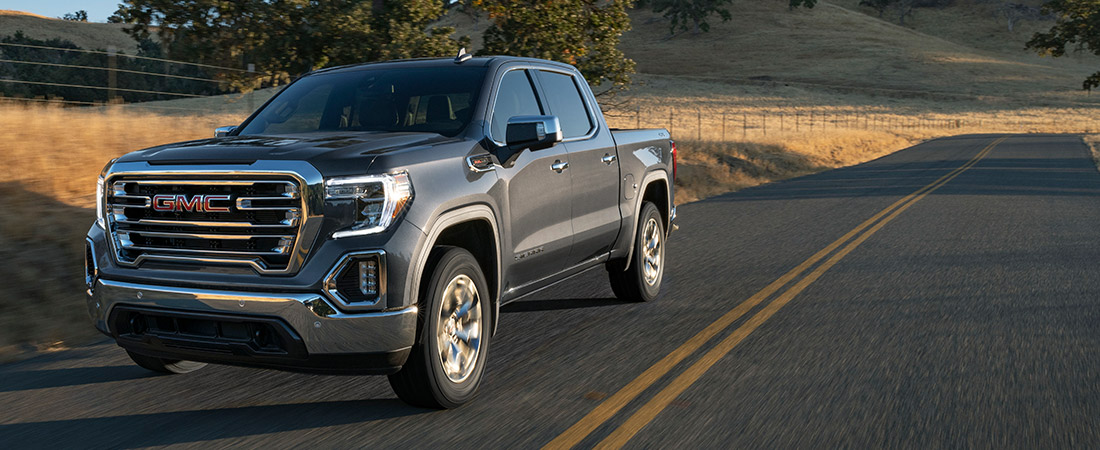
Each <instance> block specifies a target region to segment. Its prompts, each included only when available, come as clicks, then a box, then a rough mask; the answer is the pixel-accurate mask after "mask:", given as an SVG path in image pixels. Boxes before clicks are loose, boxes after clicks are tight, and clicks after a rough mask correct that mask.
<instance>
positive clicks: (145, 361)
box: [126, 350, 206, 374]
mask: <svg viewBox="0 0 1100 450" xmlns="http://www.w3.org/2000/svg"><path fill="white" fill-rule="evenodd" d="M126 354H127V355H130V359H131V360H133V361H134V364H137V365H139V366H141V367H143V368H146V369H149V370H152V371H153V372H160V373H170V374H180V373H191V372H194V371H196V370H199V369H201V368H203V367H206V363H201V362H194V361H181V360H178V359H164V358H156V357H152V356H145V355H139V354H137V353H134V352H131V351H129V350H127V351H126Z"/></svg>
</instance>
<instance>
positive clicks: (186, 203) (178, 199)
mask: <svg viewBox="0 0 1100 450" xmlns="http://www.w3.org/2000/svg"><path fill="white" fill-rule="evenodd" d="M215 201H224V202H229V201H230V197H229V196H228V195H196V196H194V197H191V198H190V199H188V198H187V196H186V195H182V194H179V195H177V194H172V195H168V194H162V195H156V196H153V209H154V210H156V211H194V212H229V205H223V206H216V205H213V204H211V202H215Z"/></svg>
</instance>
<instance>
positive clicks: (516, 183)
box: [490, 69, 573, 291]
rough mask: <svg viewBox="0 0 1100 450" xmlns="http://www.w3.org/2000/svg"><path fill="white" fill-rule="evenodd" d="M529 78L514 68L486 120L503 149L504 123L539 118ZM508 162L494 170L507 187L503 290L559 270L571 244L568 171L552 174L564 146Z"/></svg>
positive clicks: (563, 157) (540, 108)
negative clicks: (519, 118) (518, 118)
mask: <svg viewBox="0 0 1100 450" xmlns="http://www.w3.org/2000/svg"><path fill="white" fill-rule="evenodd" d="M530 76H531V74H529V73H528V71H527V70H523V69H516V70H511V71H508V72H507V73H505V75H504V77H503V78H501V81H500V83H499V85H498V86H497V91H496V95H495V99H494V100H493V114H492V118H491V119H490V137H491V139H493V141H495V142H496V144H497V145H500V146H503V145H504V136H505V129H506V127H507V123H508V119H509V118H511V117H515V116H530V115H542V114H544V112H545V109H546V108H545V107H544V106H543V105H542V103H541V102H540V101H539V98H538V95H537V94H536V91H535V88H534V85H533V83H532V82H531V78H530ZM513 158H514V162H506V161H502V163H504V166H503V167H498V168H497V172H498V174H499V179H500V180H502V181H503V182H504V183H505V184H506V185H507V200H506V204H505V205H504V208H505V210H506V215H507V218H508V219H507V220H506V221H505V227H506V229H509V228H510V229H509V230H508V237H509V241H510V243H511V245H508V246H507V249H511V252H510V253H509V251H508V250H507V249H506V250H505V252H504V255H503V256H504V258H506V259H508V260H509V261H508V263H507V264H508V265H507V266H506V267H508V269H507V273H506V274H505V277H504V282H505V285H504V286H502V287H503V290H504V291H508V290H510V289H512V288H515V287H519V286H523V285H525V284H528V283H531V282H534V281H537V280H539V279H542V278H545V277H547V276H550V275H554V274H556V273H558V272H560V271H562V270H564V269H565V264H566V261H567V260H568V258H569V252H570V249H571V247H572V245H573V227H572V210H571V208H572V187H571V181H570V174H569V170H560V171H558V170H554V169H553V168H552V167H551V166H553V165H554V164H557V163H562V162H565V163H568V159H569V154H568V153H567V152H566V149H565V146H564V145H560V144H559V145H555V146H553V147H550V148H546V149H542V150H538V151H532V150H530V149H526V150H523V151H522V152H520V153H519V154H518V155H517V156H514V157H513Z"/></svg>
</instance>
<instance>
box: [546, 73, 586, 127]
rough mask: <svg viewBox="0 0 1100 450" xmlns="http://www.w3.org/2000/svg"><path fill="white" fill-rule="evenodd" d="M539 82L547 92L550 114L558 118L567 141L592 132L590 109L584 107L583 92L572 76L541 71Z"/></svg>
mask: <svg viewBox="0 0 1100 450" xmlns="http://www.w3.org/2000/svg"><path fill="white" fill-rule="evenodd" d="M539 82H541V83H542V88H543V90H544V91H545V92H546V102H547V103H549V104H550V113H551V114H554V115H555V116H558V120H560V121H561V131H562V135H563V136H564V137H565V138H566V139H569V138H575V137H580V136H584V135H586V134H588V132H589V131H592V119H591V118H590V117H588V108H586V107H585V106H584V99H582V98H581V91H580V90H579V89H577V84H576V83H575V82H574V81H573V77H572V76H571V75H566V74H562V73H557V72H547V71H539Z"/></svg>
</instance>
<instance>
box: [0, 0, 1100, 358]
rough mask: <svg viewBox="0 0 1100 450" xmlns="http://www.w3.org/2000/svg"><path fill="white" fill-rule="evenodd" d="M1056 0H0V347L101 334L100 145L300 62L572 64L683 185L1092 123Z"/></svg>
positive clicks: (160, 131) (247, 99) (226, 103)
mask: <svg viewBox="0 0 1100 450" xmlns="http://www.w3.org/2000/svg"><path fill="white" fill-rule="evenodd" d="M1057 3H1059V4H1072V3H1075V2H1057ZM1077 3H1088V2H1077ZM1043 6H1044V2H1043V1H1027V0H1020V1H1017V2H1007V1H1001V0H862V1H859V0H835V1H813V0H752V1H749V0H724V1H723V0H718V1H714V0H708V1H704V0H697V1H671V0H647V1H637V2H630V1H622V0H611V1H596V0H568V1H557V2H538V1H520V0H468V1H453V2H443V1H439V0H434V1H433V0H411V1H395V0H365V1H340V2H336V1H332V2H328V1H305V0H300V1H282V2H271V1H267V0H242V1H237V2H221V1H213V0H190V1H179V2H174V3H170V2H155V1H145V0H133V1H126V2H122V3H121V4H118V3H115V2H114V1H108V2H97V1H81V2H75V1H73V2H64V1H60V2H49V4H48V5H46V4H44V5H38V4H33V3H31V2H26V1H5V2H0V8H6V10H3V11H0V135H2V136H3V141H2V143H0V151H2V152H3V153H4V155H5V158H4V164H3V165H2V169H0V170H3V171H4V172H5V173H4V181H3V182H0V229H2V230H3V232H2V233H0V260H2V261H4V262H3V264H2V265H0V279H2V280H5V282H4V283H2V284H0V360H10V359H14V358H18V357H20V355H26V354H28V353H30V352H34V351H49V350H56V349H62V348H66V347H68V346H72V345H78V344H80V343H83V342H87V341H88V340H90V339H94V338H95V337H96V333H95V331H94V330H93V328H92V327H91V326H90V325H89V324H88V321H87V318H86V317H85V316H84V315H85V312H84V311H85V308H84V307H83V306H82V302H83V298H82V292H83V289H84V288H83V284H82V279H81V276H80V274H81V270H82V268H81V263H82V256H81V254H82V251H83V245H84V244H83V239H82V237H83V235H84V234H85V233H86V231H87V229H88V228H89V227H90V226H91V224H92V222H93V221H94V189H95V178H96V175H97V174H98V173H99V171H100V169H101V168H102V167H103V166H104V164H106V162H107V161H108V160H110V159H111V158H114V157H117V156H119V155H122V154H124V153H127V152H130V151H134V150H138V149H142V148H145V147H149V146H154V145H160V144H166V143H170V142H176V141H184V140H192V139H201V138H207V137H211V136H212V135H213V129H214V128H215V127H216V126H223V125H234V124H238V123H240V122H241V121H242V120H243V119H244V118H245V117H247V116H248V115H249V114H250V113H251V111H253V110H254V109H255V108H257V107H259V106H260V105H262V104H263V103H264V102H265V101H266V100H267V99H268V98H270V97H271V96H272V95H273V94H274V93H275V92H276V91H277V90H278V89H279V88H280V86H284V85H286V84H287V83H289V82H290V81H292V80H293V79H294V77H296V76H297V75H299V74H302V73H304V72H307V71H309V70H312V69H317V68H322V67H330V66H335V65H341V64H350V63H357V62H365V61H377V60H387V59H395V58H409V57H425V56H444V57H450V56H453V55H455V54H456V53H457V52H458V50H459V49H460V48H463V47H465V48H467V50H468V51H469V52H470V53H478V54H509V55H520V56H534V57H540V58H548V59H554V60H558V61H564V62H568V63H570V64H574V65H576V66H577V67H578V68H580V69H581V71H582V72H583V73H584V74H585V76H586V77H587V78H588V81H589V82H590V84H592V85H593V88H594V90H595V91H596V92H598V93H599V99H600V103H601V106H602V108H603V110H604V114H605V115H606V116H607V118H608V121H609V122H610V123H611V125H612V126H618V127H624V128H638V127H661V128H667V129H669V130H671V131H672V134H673V136H674V137H675V138H676V140H677V142H678V146H679V149H680V158H681V159H680V166H679V167H680V169H679V170H680V176H679V179H678V181H677V183H678V185H679V186H678V191H677V200H678V201H679V202H689V201H693V200H697V199H701V198H705V197H708V196H712V195H716V194H720V193H724V192H729V191H732V190H736V189H740V188H744V187H747V186H753V185H758V184H762V183H767V182H769V181H773V180H778V179H783V178H788V177H792V176H798V175H804V174H809V173H813V172H817V171H821V170H826V169H829V168H835V167H841V166H846V165H852V164H857V163H860V162H864V161H868V160H870V159H874V158H877V157H879V156H882V155H886V154H889V153H891V152H894V151H897V150H899V149H903V148H906V147H908V146H911V145H913V144H915V143H918V142H921V141H923V140H927V139H931V138H935V137H940V136H947V135H957V134H965V133H972V132H1020V133H1044V132H1056V133H1082V134H1091V133H1095V132H1097V129H1098V128H1100V126H1098V125H1097V122H1096V118H1097V116H1098V114H1097V112H1098V111H1097V106H1098V105H1100V97H1096V96H1092V95H1091V90H1090V89H1087V88H1088V87H1094V86H1095V84H1096V83H1095V80H1096V78H1094V76H1093V75H1092V74H1093V73H1094V72H1095V71H1096V69H1097V64H1096V63H1097V58H1096V57H1095V56H1094V55H1093V54H1092V51H1091V50H1092V49H1089V48H1076V47H1074V46H1073V45H1072V44H1071V45H1070V46H1069V47H1067V46H1066V45H1067V41H1066V40H1065V39H1063V40H1061V41H1060V40H1059V39H1060V38H1063V37H1064V36H1063V35H1059V34H1057V33H1053V34H1052V32H1053V31H1054V30H1056V29H1057V27H1059V26H1060V25H1063V24H1065V23H1067V21H1070V20H1071V19H1072V16H1070V15H1067V14H1066V12H1065V11H1061V10H1057V9H1052V8H1050V7H1047V8H1044V7H1043ZM58 8H67V9H62V10H60V11H59V10H58ZM1052 56H1057V57H1052ZM1083 87H1084V89H1083ZM1090 139H1091V138H1090Z"/></svg>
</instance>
